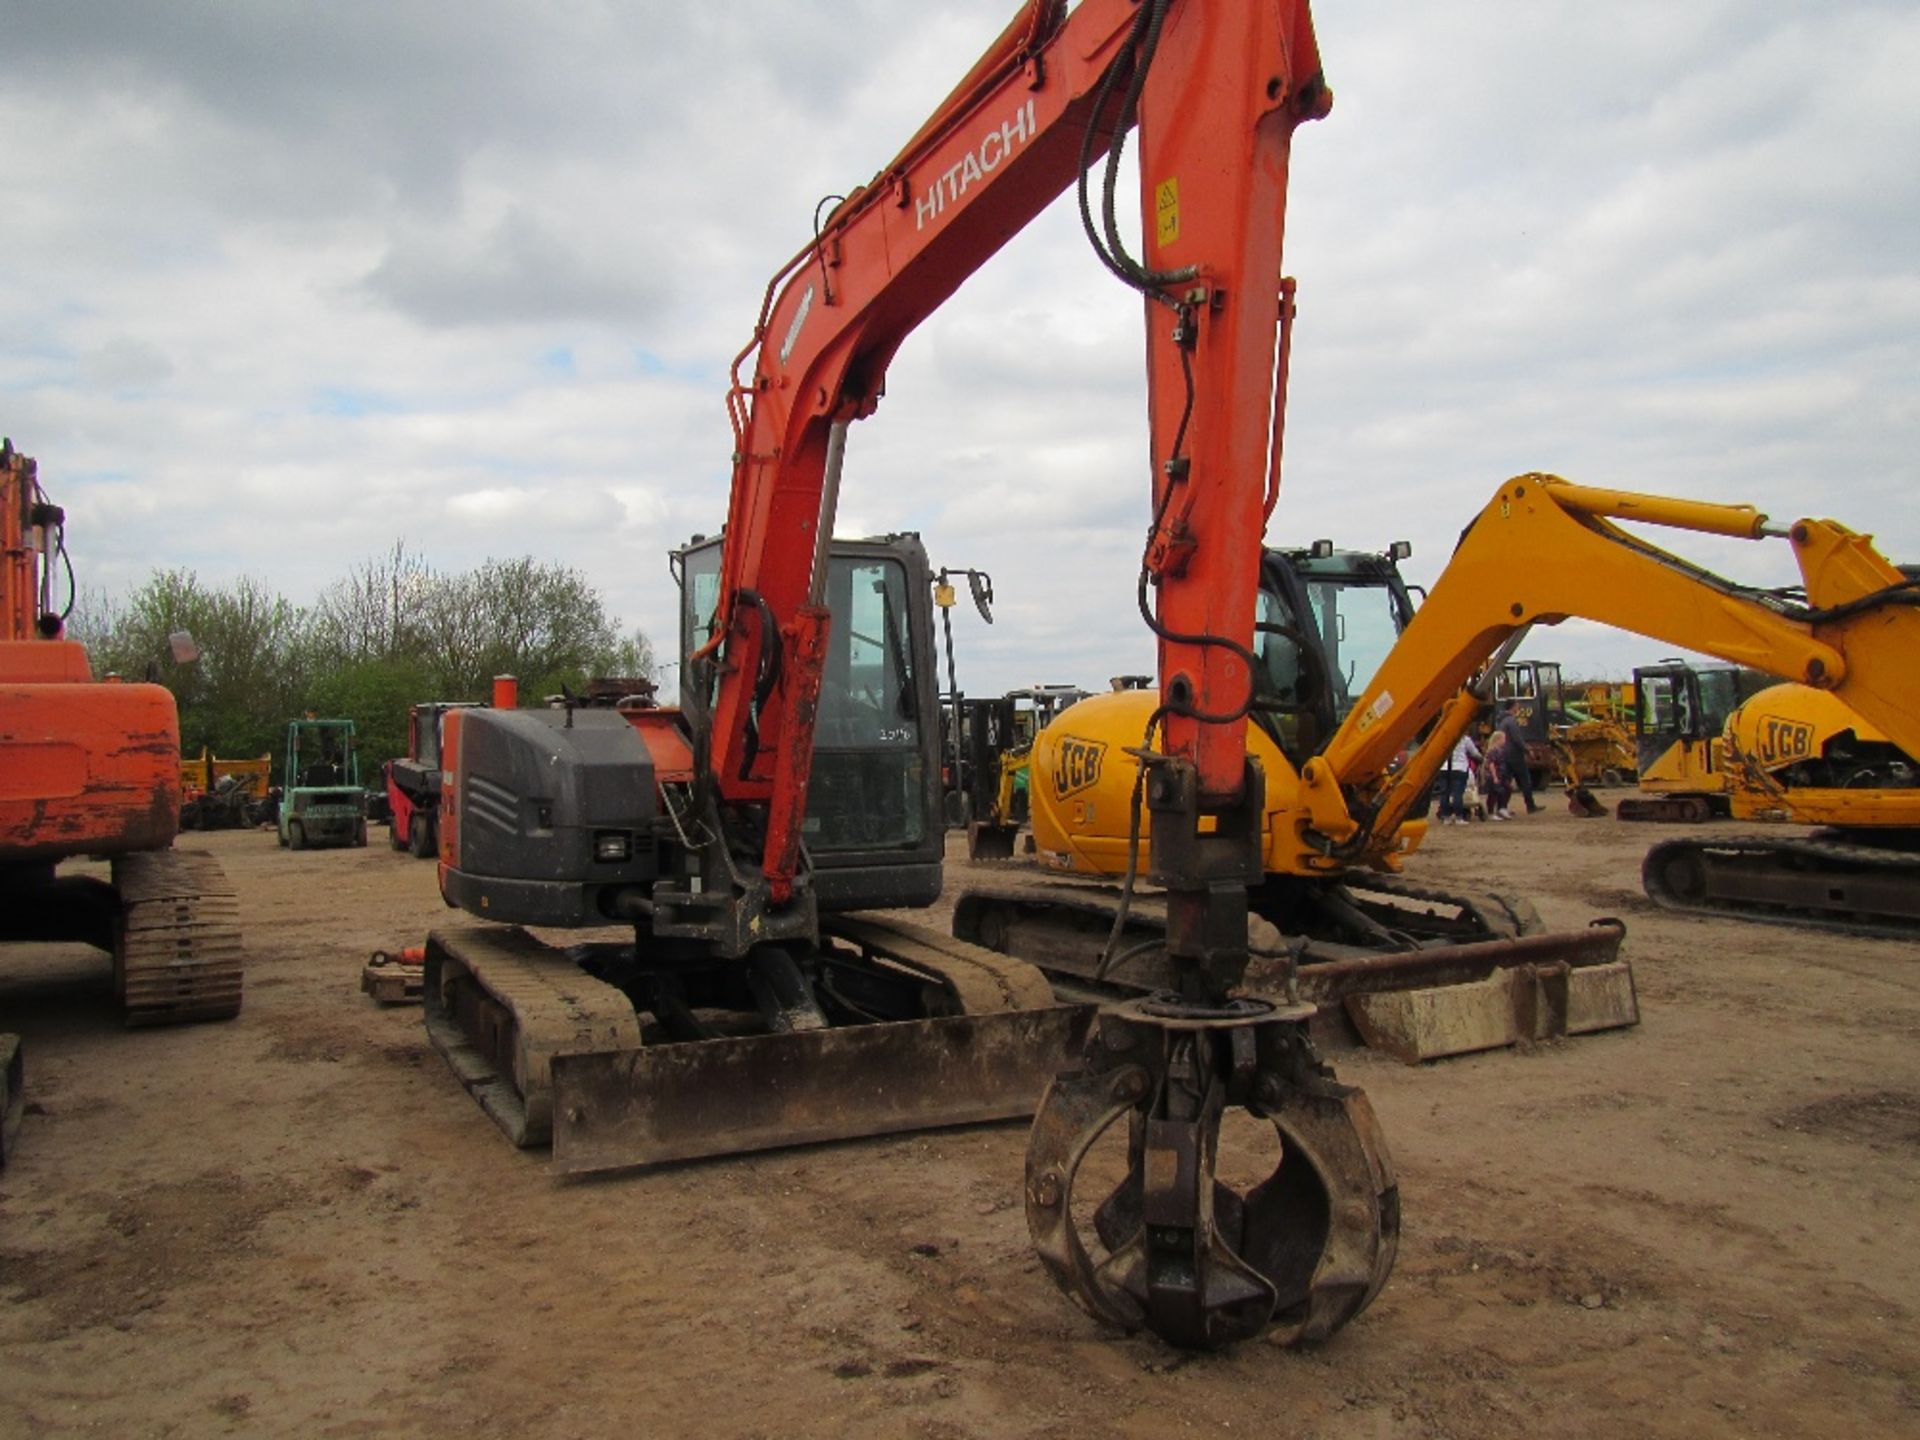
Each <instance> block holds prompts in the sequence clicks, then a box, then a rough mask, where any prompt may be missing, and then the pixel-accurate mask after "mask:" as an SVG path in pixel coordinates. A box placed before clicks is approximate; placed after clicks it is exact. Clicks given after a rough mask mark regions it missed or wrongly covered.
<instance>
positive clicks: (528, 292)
mask: <svg viewBox="0 0 1920 1440" xmlns="http://www.w3.org/2000/svg"><path fill="white" fill-rule="evenodd" d="M599 248H601V249H604V247H599ZM362 285H363V287H364V289H365V290H366V291H367V292H368V293H369V294H371V295H373V296H375V297H377V298H378V299H380V300H382V301H384V302H386V303H387V304H389V305H392V306H393V307H394V308H395V309H397V310H399V311H401V312H402V313H403V314H406V315H408V316H411V317H412V318H413V319H415V320H418V321H419V322H421V323H422V324H425V325H431V326H458V325H497V324H516V323H525V322H530V321H545V322H553V321H586V322H590V323H615V324H626V323H633V322H638V321H644V320H645V319H646V318H647V317H648V315H649V314H650V313H651V312H652V311H653V310H654V308H655V307H656V305H657V303H658V300H659V298H660V295H661V293H662V285H661V280H660V278H659V277H656V276H653V275H650V274H648V273H647V272H645V271H644V270H641V269H639V268H638V266H637V262H636V260H635V259H634V257H627V262H626V263H625V264H621V263H620V262H619V261H618V260H617V259H611V260H610V259H607V258H603V257H602V256H597V255H594V254H590V253H589V252H588V248H587V247H586V246H583V245H581V244H580V243H578V242H577V241H576V240H575V239H574V238H573V237H570V236H567V235H563V234H561V233H560V232H559V229H558V227H557V226H556V225H554V224H553V223H552V222H551V221H548V220H545V219H543V218H542V217H539V216H536V215H533V214H531V213H529V212H528V211H527V210H525V209H523V208H521V207H517V206H516V207H515V208H514V209H512V210H510V211H509V212H508V213H507V214H506V215H505V216H503V217H502V218H501V219H500V220H499V221H498V222H496V223H495V224H493V225H492V226H491V227H489V228H488V229H486V230H485V231H484V232H482V233H480V234H478V235H471V234H464V233H460V232H458V231H451V230H422V229H414V230H412V231H410V232H408V233H407V234H406V235H404V236H403V237H402V238H401V239H399V240H397V241H395V242H394V244H393V245H392V246H391V247H390V248H389V249H388V251H387V253H386V255H385V256H384V257H383V258H382V259H381V261H380V263H379V264H378V265H377V266H375V267H374V269H373V270H372V271H371V272H369V273H368V274H367V276H366V277H365V279H364V281H363V282H362Z"/></svg>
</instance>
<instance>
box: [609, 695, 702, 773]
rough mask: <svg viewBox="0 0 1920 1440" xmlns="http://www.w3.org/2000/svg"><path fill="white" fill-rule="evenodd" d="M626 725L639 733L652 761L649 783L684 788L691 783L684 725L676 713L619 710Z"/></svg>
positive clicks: (689, 752) (690, 764) (688, 752)
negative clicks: (624, 717) (672, 784)
mask: <svg viewBox="0 0 1920 1440" xmlns="http://www.w3.org/2000/svg"><path fill="white" fill-rule="evenodd" d="M620 713H621V714H623V715H625V716H626V717H627V723H628V724H630V725H632V726H633V728H634V729H635V730H636V731H637V732H639V735H640V743H641V744H642V745H645V746H646V747H647V756H648V758H649V759H651V760H652V761H653V781H654V784H656V785H663V784H666V783H668V782H670V781H671V782H673V783H675V784H685V783H687V782H689V781H691V780H692V779H693V747H692V746H691V745H689V744H688V743H687V732H686V728H685V723H686V722H685V721H684V720H683V719H682V717H681V714H680V712H679V711H678V710H677V709H676V710H623V711H621V712H620Z"/></svg>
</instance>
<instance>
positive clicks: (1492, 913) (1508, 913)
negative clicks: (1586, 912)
mask: <svg viewBox="0 0 1920 1440" xmlns="http://www.w3.org/2000/svg"><path fill="white" fill-rule="evenodd" d="M990 868H997V867H990ZM1342 888H1343V889H1345V890H1346V891H1347V893H1348V895H1349V897H1353V898H1356V899H1357V896H1356V894H1355V892H1360V893H1361V894H1364V893H1365V892H1368V891H1371V892H1373V893H1375V894H1380V895H1390V896H1392V897H1393V898H1395V899H1398V900H1412V901H1416V902H1418V903H1421V904H1428V905H1447V906H1455V907H1458V908H1460V909H1462V910H1464V911H1466V912H1467V913H1468V914H1469V915H1470V916H1472V917H1473V918H1474V919H1475V920H1477V921H1478V922H1479V923H1480V925H1481V926H1482V927H1483V928H1484V929H1485V930H1486V932H1487V933H1486V937H1485V938H1487V939H1491V940H1507V939H1511V938H1513V937H1514V936H1516V935H1538V934H1542V933H1543V932H1544V931H1545V930H1546V928H1547V927H1546V925H1545V923H1544V922H1543V921H1542V920H1541V919H1540V915H1539V912H1538V911H1536V910H1535V909H1534V908H1533V905H1532V904H1531V903H1530V902H1529V901H1527V900H1525V899H1523V898H1521V897H1520V896H1518V895H1503V894H1498V893H1496V892H1493V891H1488V890H1450V889H1447V888H1445V887H1442V886H1436V885H1422V884H1420V883H1419V882H1417V881H1413V880H1409V879H1407V878H1406V877H1405V876H1404V875H1387V874H1384V873H1379V872H1373V871H1369V872H1366V873H1365V874H1364V875H1355V876H1354V877H1353V880H1352V883H1351V884H1350V885H1344V886H1342ZM961 894H962V896H963V897H964V896H966V895H977V896H979V897H981V898H982V899H984V900H989V901H997V902H1001V903H1009V904H1045V905H1054V906H1058V907H1059V908H1060V909H1062V910H1066V911H1072V912H1075V913H1077V914H1080V915H1083V916H1086V917H1089V918H1098V919H1100V920H1101V921H1103V922H1111V920H1112V918H1113V914H1114V911H1115V908H1116V907H1117V906H1118V904H1119V900H1120V887H1119V886H1118V885H1114V884H1107V883H1101V882H1097V881H1089V880H1083V879H1077V878H1073V879H1069V878H1066V877H1058V878H1056V877H1052V876H1049V875H1047V874H1046V873H1045V872H1042V871H1035V870H1033V869H1032V868H1031V867H1028V868H1027V870H1026V873H1025V874H1024V875H1020V876H1011V875H1008V874H1006V873H1005V872H1002V873H1000V874H997V875H994V876H993V878H992V879H990V880H987V881H986V882H985V883H981V882H978V881H976V882H972V883H969V884H968V885H967V886H966V888H965V889H964V890H963V891H962V892H961ZM1166 913H1167V912H1166V901H1165V897H1164V895H1163V893H1162V892H1161V891H1160V890H1158V889H1155V888H1143V889H1140V890H1138V891H1136V892H1135V894H1134V900H1133V907H1132V910H1131V912H1130V916H1129V919H1130V921H1132V922H1142V923H1145V924H1149V925H1164V924H1165V923H1166ZM1314 953H1316V952H1314V951H1313V950H1312V948H1311V946H1309V954H1310V955H1312V954H1314ZM1323 958H1324V957H1323Z"/></svg>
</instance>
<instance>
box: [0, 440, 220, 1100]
mask: <svg viewBox="0 0 1920 1440" xmlns="http://www.w3.org/2000/svg"><path fill="white" fill-rule="evenodd" d="M65 535H66V514H65V512H64V511H63V510H62V509H61V508H60V507H59V506H58V505H55V504H54V503H53V502H52V501H51V500H50V499H49V498H48V497H47V494H46V492H45V491H44V490H43V489H42V488H41V485H40V478H39V467H38V466H37V465H36V464H35V462H34V461H33V460H32V459H30V458H29V457H27V456H25V455H22V454H20V453H19V452H17V451H16V450H15V449H14V448H13V443H12V442H11V441H10V440H7V441H0V940H6V941H82V942H85V943H89V944H92V945H95V946H98V947H99V948H100V949H102V950H105V951H108V952H110V953H111V954H112V956H113V978H114V990H115V993H116V995H117V996H118V998H119V1001H120V1003H121V1006H122V1007H123V1010H124V1012H125V1015H126V1020H127V1023H128V1024H129V1025H170V1024H179V1023H182V1022H185V1021H193V1020H219V1019H225V1018H227V1017H229V1016H231V1015H234V1014H236V1013H237V1012H238V1011H239V1009H240V986H241V974H240V971H241V955H240V935H239V928H238V914H237V910H236V905H235V901H234V896H233V890H232V887H231V886H230V885H229V884H228V883H227V881H226V880H225V878H224V877H223V876H222V875H221V873H220V869H219V867H218V865H216V864H215V863H214V861H213V859H212V858H211V857H210V856H207V855H204V854H200V853H196V852H188V851H179V850H174V849H173V848H171V847H172V845H173V840H174V836H175V834H176V833H177V832H178V830H179V827H180V796H181V781H180V723H179V718H178V715H177V712H176V710H175V707H174V701H173V696H172V694H171V693H170V692H169V691H167V690H166V689H165V687H163V686H160V685H152V684H128V683H122V682H119V681H117V680H113V679H108V680H96V679H95V678H94V675H93V670H92V667H91V665H90V664H89V662H88V659H87V652H86V648H85V647H84V646H83V645H81V644H80V643H79V642H77V641H75V640H72V639H69V638H68V637H67V634H66V620H67V612H68V611H69V610H70V609H71V589H72V573H73V572H72V568H71V565H70V563H69V562H68V560H67V554H66V541H65ZM63 570H64V572H65V577H66V581H67V590H68V594H67V596H66V599H65V602H64V603H61V604H56V601H55V597H56V593H57V591H56V583H57V578H58V573H59V572H60V571H63ZM174 643H175V646H176V656H177V657H178V658H183V659H184V658H188V656H189V654H190V653H191V649H190V647H191V639H190V637H188V636H186V635H184V634H183V635H179V636H176V637H174ZM83 856H88V857H95V856H99V857H106V858H108V859H109V860H110V862H111V878H110V879H102V878H100V877H99V876H97V875H86V874H81V875H62V874H59V873H57V870H58V867H59V866H60V865H61V864H62V863H64V862H66V861H69V860H74V859H77V858H79V857H83ZM9 1088H10V1091H11V1093H12V1094H14V1095H16V1096H17V1094H18V1086H17V1083H16V1084H15V1085H14V1086H12V1087H9Z"/></svg>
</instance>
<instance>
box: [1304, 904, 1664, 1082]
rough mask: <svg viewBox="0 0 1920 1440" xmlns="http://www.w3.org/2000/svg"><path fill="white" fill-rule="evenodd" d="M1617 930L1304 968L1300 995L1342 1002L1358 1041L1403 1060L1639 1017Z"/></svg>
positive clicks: (1606, 925)
mask: <svg viewBox="0 0 1920 1440" xmlns="http://www.w3.org/2000/svg"><path fill="white" fill-rule="evenodd" d="M1625 933H1626V927H1625V926H1623V925H1621V924H1620V922H1619V921H1617V920H1602V921H1598V922H1596V923H1595V924H1593V925H1591V926H1589V927H1588V928H1587V929H1586V930H1584V931H1581V932H1576V933H1574V934H1550V935H1526V936H1522V937H1520V938H1518V939H1514V940H1493V941H1488V942H1486V943H1484V944H1479V945H1456V946H1450V947H1448V948H1446V949H1444V950H1437V951H1413V952H1410V953H1408V954H1405V955H1381V956H1368V957H1366V958H1363V959H1357V960H1348V961H1337V962H1335V963H1333V964H1330V965H1318V966H1312V967H1309V968H1307V969H1304V970H1303V971H1302V972H1301V975H1300V992H1301V995H1302V997H1303V998H1309V999H1314V1000H1319V1001H1321V1002H1322V1003H1331V1002H1338V1003H1341V1004H1343V1005H1344V1007H1345V1010H1346V1013H1347V1017H1348V1019H1350V1020H1351V1021H1352V1022H1353V1026H1354V1028H1355V1029H1356V1030H1358V1031H1359V1033H1360V1038H1361V1039H1362V1040H1363V1041H1365V1042H1366V1044H1367V1047H1368V1048H1369V1049H1373V1050H1381V1051H1384V1052H1386V1053H1387V1054H1389V1055H1392V1056H1393V1057H1395V1058H1396V1059H1398V1060H1403V1061H1405V1062H1406V1063H1407V1064H1410V1065H1412V1064H1418V1063H1419V1062H1421V1061H1423V1060H1438V1059H1440V1058H1442V1057H1444V1056H1448V1055H1470V1054H1472V1053H1474V1052H1475V1051H1479V1050H1497V1049H1502V1048H1504V1047H1506V1046H1509V1045H1518V1044H1525V1043H1529V1042H1537V1041H1543V1040H1556V1039H1561V1038H1563V1037H1565V1036H1569V1035H1590V1034H1593V1033H1594V1032H1596V1031H1600V1030H1613V1029H1619V1028H1622V1027H1624V1026H1629V1025H1637V1024H1639V1023H1640V1002H1639V997H1638V995H1637V993H1636V992H1635V990H1634V984H1633V967H1632V966H1631V965H1629V964H1628V963H1627V962H1626V961H1625V960H1621V959H1619V958H1618V955H1619V950H1620V941H1621V938H1622V937H1623V936H1624V934H1625Z"/></svg>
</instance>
